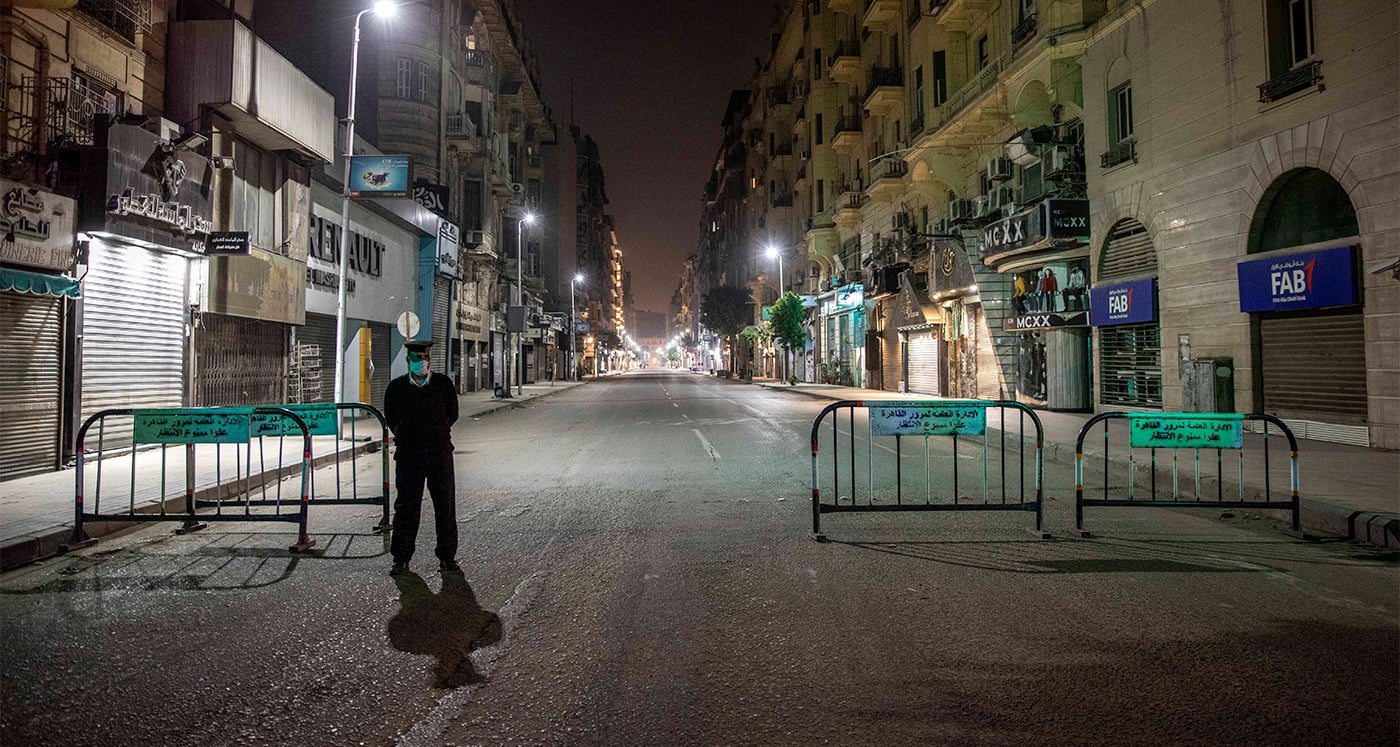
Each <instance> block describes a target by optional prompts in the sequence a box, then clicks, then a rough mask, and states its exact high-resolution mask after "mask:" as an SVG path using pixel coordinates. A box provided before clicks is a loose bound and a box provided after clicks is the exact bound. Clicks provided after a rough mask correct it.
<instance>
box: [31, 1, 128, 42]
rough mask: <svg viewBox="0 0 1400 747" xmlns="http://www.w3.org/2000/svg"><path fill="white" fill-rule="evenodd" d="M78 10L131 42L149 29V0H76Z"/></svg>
mask: <svg viewBox="0 0 1400 747" xmlns="http://www.w3.org/2000/svg"><path fill="white" fill-rule="evenodd" d="M51 5H52V4H51ZM66 5H69V6H71V5H72V3H66ZM53 7H64V5H62V4H61V5H56V6H53ZM78 10H81V11H82V12H84V13H86V14H88V16H89V17H91V18H92V19H93V20H94V21H97V22H98V23H100V24H102V25H103V26H105V27H106V28H107V29H109V30H110V31H112V32H115V33H116V34H117V35H118V36H120V37H121V38H123V39H126V40H127V41H129V42H132V43H135V41H136V35H137V34H138V33H142V34H148V33H150V31H151V0H78Z"/></svg>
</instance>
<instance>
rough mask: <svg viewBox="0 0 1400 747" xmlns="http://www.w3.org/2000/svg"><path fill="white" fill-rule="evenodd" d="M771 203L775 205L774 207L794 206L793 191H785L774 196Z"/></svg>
mask: <svg viewBox="0 0 1400 747" xmlns="http://www.w3.org/2000/svg"><path fill="white" fill-rule="evenodd" d="M771 205H772V207H774V208H790V207H792V193H791V192H784V193H782V194H780V195H778V196H776V197H774V198H773V202H772V203H771Z"/></svg>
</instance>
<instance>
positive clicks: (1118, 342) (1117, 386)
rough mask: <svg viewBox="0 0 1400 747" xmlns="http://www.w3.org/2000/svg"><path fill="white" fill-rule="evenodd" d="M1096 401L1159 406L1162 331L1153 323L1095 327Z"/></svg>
mask: <svg viewBox="0 0 1400 747" xmlns="http://www.w3.org/2000/svg"><path fill="white" fill-rule="evenodd" d="M1098 332H1099V401H1100V402H1102V403H1103V405H1104V406H1106V407H1142V408H1151V409H1161V407H1162V332H1161V328H1160V327H1159V326H1158V325H1157V324H1155V323H1153V324H1124V325H1120V326H1117V327H1099V329H1098Z"/></svg>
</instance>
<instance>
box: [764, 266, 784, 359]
mask: <svg viewBox="0 0 1400 747" xmlns="http://www.w3.org/2000/svg"><path fill="white" fill-rule="evenodd" d="M768 257H769V258H770V259H776V260H778V298H782V297H783V253H782V252H780V251H778V247H776V246H772V245H769V247H768ZM779 368H780V369H783V368H787V356H786V355H785V356H783V359H782V361H781V364H780V365H779ZM778 375H779V376H782V375H783V372H782V371H781V370H780V371H779V372H778Z"/></svg>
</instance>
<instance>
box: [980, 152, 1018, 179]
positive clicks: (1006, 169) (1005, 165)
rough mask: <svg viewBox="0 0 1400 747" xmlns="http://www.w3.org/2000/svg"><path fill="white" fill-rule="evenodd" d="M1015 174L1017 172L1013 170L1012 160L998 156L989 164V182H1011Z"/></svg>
mask: <svg viewBox="0 0 1400 747" xmlns="http://www.w3.org/2000/svg"><path fill="white" fill-rule="evenodd" d="M1014 173H1015V172H1014V171H1013V170H1012V168H1011V159H1010V158H1006V157H1005V156H998V157H996V158H993V159H992V160H991V161H988V162H987V181H991V182H1004V181H1009V180H1010V179H1011V177H1012V175H1013V174H1014Z"/></svg>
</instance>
